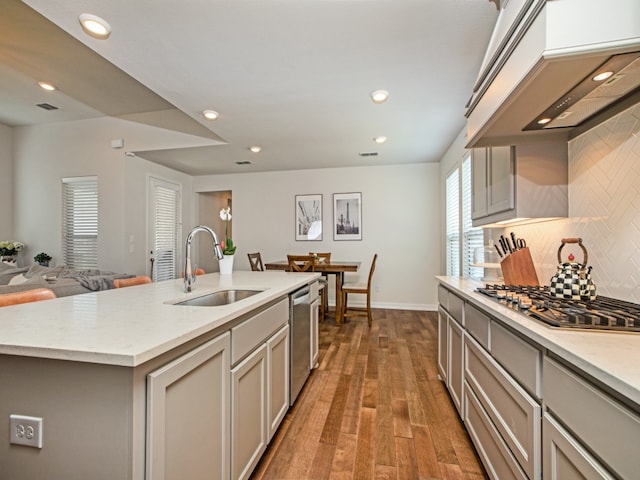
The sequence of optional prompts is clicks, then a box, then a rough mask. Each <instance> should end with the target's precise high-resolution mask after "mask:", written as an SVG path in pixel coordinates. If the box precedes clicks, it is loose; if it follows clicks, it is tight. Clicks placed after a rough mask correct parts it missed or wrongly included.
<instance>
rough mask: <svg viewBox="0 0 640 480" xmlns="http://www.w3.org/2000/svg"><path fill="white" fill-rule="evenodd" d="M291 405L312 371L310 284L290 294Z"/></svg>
mask: <svg viewBox="0 0 640 480" xmlns="http://www.w3.org/2000/svg"><path fill="white" fill-rule="evenodd" d="M289 309H290V312H289V338H290V341H291V345H290V346H291V349H290V352H291V362H290V365H289V405H293V404H294V402H295V401H296V398H298V394H299V393H300V390H302V387H303V386H304V382H306V381H307V378H308V377H309V372H310V371H311V367H310V361H309V352H310V349H311V295H310V292H309V285H306V286H304V287H302V288H299V289H298V290H296V291H295V292H293V293H291V294H290V295H289Z"/></svg>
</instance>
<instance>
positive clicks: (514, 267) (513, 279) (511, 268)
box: [500, 247, 540, 286]
mask: <svg viewBox="0 0 640 480" xmlns="http://www.w3.org/2000/svg"><path fill="white" fill-rule="evenodd" d="M500 268H501V269H502V276H503V277H504V284H505V285H520V286H538V285H540V283H539V282H538V275H537V274H536V269H535V267H534V266H533V260H531V252H530V251H529V247H525V248H520V249H518V250H516V251H515V252H513V253H511V254H509V255H508V256H507V257H506V258H505V259H504V260H502V261H501V262H500Z"/></svg>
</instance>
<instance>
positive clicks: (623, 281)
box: [493, 104, 640, 303]
mask: <svg viewBox="0 0 640 480" xmlns="http://www.w3.org/2000/svg"><path fill="white" fill-rule="evenodd" d="M639 137H640V104H637V105H635V106H633V107H631V108H629V109H627V110H625V111H624V112H622V113H620V114H618V115H616V116H615V117H613V118H611V119H609V120H607V121H606V122H604V123H602V124H600V125H598V126H597V127H595V128H593V129H591V130H589V131H588V132H586V133H584V134H583V135H581V136H579V137H577V138H576V139H574V140H572V141H571V142H569V218H567V219H562V220H555V221H550V222H543V223H537V224H532V225H526V226H519V227H513V228H512V229H509V230H507V232H510V231H512V230H513V231H514V232H516V234H517V235H518V236H522V237H524V238H526V239H527V242H528V245H529V247H530V250H531V254H532V256H533V261H534V264H535V266H536V271H537V274H538V279H539V281H540V283H541V284H548V283H549V280H550V279H551V276H552V275H553V274H554V273H555V271H556V266H557V264H558V260H557V254H558V248H559V247H560V240H561V239H562V238H566V237H580V238H582V241H583V244H584V245H585V247H586V249H587V251H588V265H590V266H592V267H593V270H592V272H591V274H592V278H593V280H594V282H595V284H596V287H597V293H598V294H601V295H605V296H609V297H615V298H619V299H624V300H628V301H632V302H636V303H640V138H639ZM500 233H502V232H499V231H498V232H495V231H494V232H493V237H494V238H495V237H497V236H499V235H500ZM570 252H572V253H573V254H574V255H575V257H576V261H578V262H581V263H582V251H581V250H580V248H579V247H578V246H577V245H571V244H569V245H567V246H565V247H564V249H563V250H562V254H563V259H564V260H565V261H566V255H568V254H569V253H570Z"/></svg>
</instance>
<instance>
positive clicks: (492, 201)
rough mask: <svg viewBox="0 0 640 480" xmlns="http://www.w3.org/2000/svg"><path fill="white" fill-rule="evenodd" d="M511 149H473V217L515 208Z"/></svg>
mask: <svg viewBox="0 0 640 480" xmlns="http://www.w3.org/2000/svg"><path fill="white" fill-rule="evenodd" d="M514 151H515V147H508V146H507V147H487V148H476V149H474V150H473V151H472V161H471V165H472V174H471V175H472V176H471V179H472V180H471V198H472V201H471V204H472V206H471V219H472V220H478V219H482V218H486V217H489V216H491V215H494V214H497V213H501V212H505V211H509V210H513V209H514V208H515V189H514V184H515V175H514V173H515V172H514Z"/></svg>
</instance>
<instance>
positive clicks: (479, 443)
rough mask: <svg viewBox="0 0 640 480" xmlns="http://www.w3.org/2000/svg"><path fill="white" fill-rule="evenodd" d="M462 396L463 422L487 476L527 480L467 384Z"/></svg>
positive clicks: (499, 478)
mask: <svg viewBox="0 0 640 480" xmlns="http://www.w3.org/2000/svg"><path fill="white" fill-rule="evenodd" d="M464 397H465V399H464V422H465V425H466V427H467V431H468V432H469V436H470V437H471V440H472V441H473V443H474V445H475V446H476V451H477V452H478V455H479V456H480V459H481V460H482V463H483V464H484V467H485V469H486V471H487V473H488V474H489V478H491V479H492V480H505V479H511V478H515V479H519V480H527V476H526V475H525V474H524V473H523V472H522V469H521V468H520V467H519V466H518V462H517V461H516V460H515V459H514V458H513V455H511V452H510V451H509V449H508V448H507V446H506V445H505V443H504V441H503V440H502V438H501V437H500V434H499V433H498V432H497V431H496V429H495V427H494V426H493V423H491V419H490V418H489V417H488V416H487V413H486V412H485V411H484V409H483V408H482V406H481V405H480V402H479V401H478V398H477V397H476V396H475V395H474V393H473V391H472V390H471V388H470V387H469V385H467V386H466V388H465V389H464Z"/></svg>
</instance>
